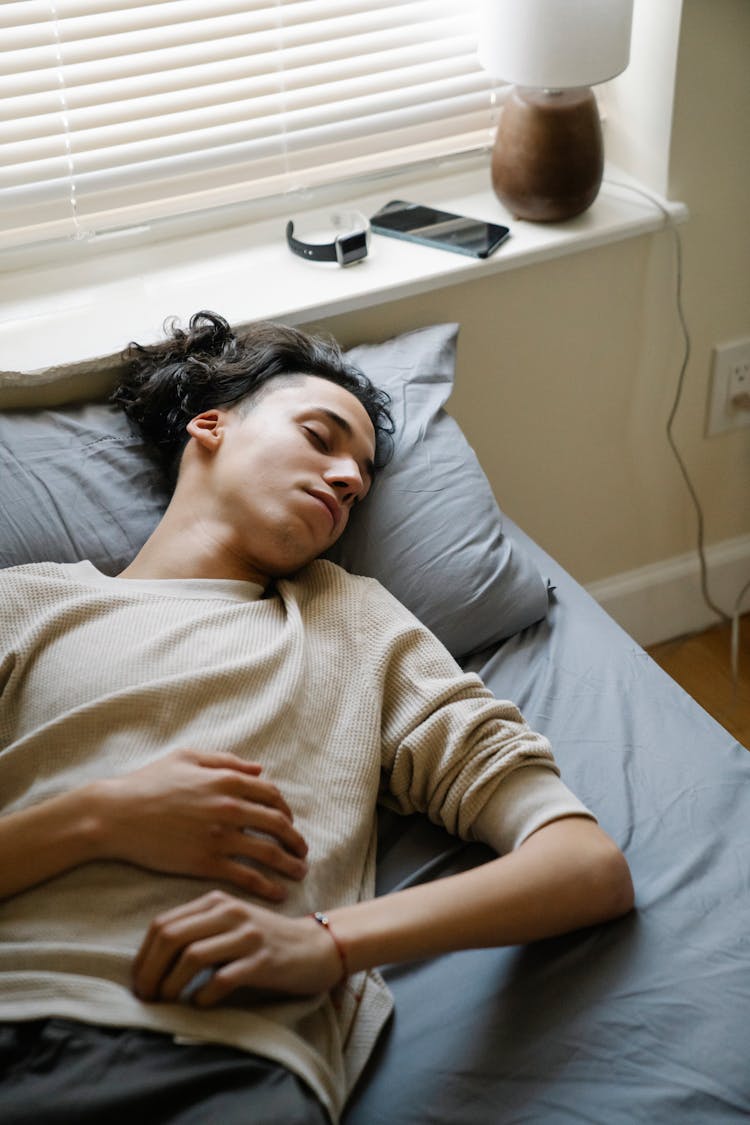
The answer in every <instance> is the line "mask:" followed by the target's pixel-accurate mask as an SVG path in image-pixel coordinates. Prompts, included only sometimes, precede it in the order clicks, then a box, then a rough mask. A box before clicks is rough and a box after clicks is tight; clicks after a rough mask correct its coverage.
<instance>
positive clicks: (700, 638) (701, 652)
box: [648, 614, 750, 749]
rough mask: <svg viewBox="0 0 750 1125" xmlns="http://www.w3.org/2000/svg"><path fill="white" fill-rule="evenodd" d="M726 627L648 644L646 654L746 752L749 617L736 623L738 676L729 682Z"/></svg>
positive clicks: (749, 694) (749, 720)
mask: <svg viewBox="0 0 750 1125" xmlns="http://www.w3.org/2000/svg"><path fill="white" fill-rule="evenodd" d="M730 645H731V633H730V626H729V625H717V626H716V627H715V628H712V629H709V630H708V631H707V632H705V633H697V634H695V635H694V636H690V637H681V638H678V639H677V640H674V641H665V642H664V643H663V644H658V645H652V646H651V647H650V648H649V649H648V652H649V654H650V655H651V656H652V657H653V659H654V660H655V661H656V663H657V664H659V665H660V667H662V668H663V669H664V671H665V672H668V673H669V675H670V676H671V677H672V679H674V680H677V683H678V684H681V685H682V687H683V688H684V689H685V691H687V692H688V693H689V694H690V695H692V697H693V699H696V700H697V701H698V702H699V703H700V705H701V706H702V707H704V708H705V709H706V711H708V712H709V713H710V714H711V715H713V717H714V718H715V719H716V720H717V721H718V722H720V723H721V725H722V726H723V727H726V729H727V730H728V731H730V732H731V733H732V735H733V736H734V737H735V738H736V739H737V741H738V742H741V743H742V745H743V746H746V747H748V749H750V614H746V615H745V616H743V617H742V618H741V620H740V645H739V675H738V680H737V685H736V687H735V685H734V684H733V683H732V666H731V652H730Z"/></svg>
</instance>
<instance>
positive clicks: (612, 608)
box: [586, 535, 750, 645]
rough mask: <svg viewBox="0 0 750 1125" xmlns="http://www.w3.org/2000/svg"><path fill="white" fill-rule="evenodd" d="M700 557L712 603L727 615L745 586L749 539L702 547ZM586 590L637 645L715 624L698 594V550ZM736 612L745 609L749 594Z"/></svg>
mask: <svg viewBox="0 0 750 1125" xmlns="http://www.w3.org/2000/svg"><path fill="white" fill-rule="evenodd" d="M705 556H706V565H707V568H708V588H709V592H710V595H711V600H712V601H713V602H714V603H715V604H716V605H718V606H719V607H720V608H721V609H723V610H724V611H725V612H726V613H728V614H731V613H732V612H733V611H734V605H735V602H736V600H737V597H738V595H739V593H740V591H741V590H742V588H743V586H744V585H745V583H746V582H750V535H743V536H741V537H740V538H738V539H725V540H724V542H722V543H717V544H715V545H714V546H712V547H707V548H706V552H705ZM586 589H587V590H588V592H589V593H590V594H591V595H592V597H594V598H595V599H596V600H597V601H598V602H599V604H600V605H601V606H603V608H604V609H606V610H607V612H608V613H609V614H610V616H611V617H614V619H615V621H617V622H618V624H619V625H622V627H623V629H625V630H626V631H627V632H628V633H630V635H631V636H632V637H634V638H635V640H637V641H638V642H639V643H640V644H642V645H652V644H658V643H659V642H660V641H667V640H670V639H671V638H672V637H679V636H682V635H683V634H685V633H693V632H696V631H698V630H700V629H706V628H708V627H709V626H711V625H715V624H717V622H718V620H719V619H718V617H717V616H716V614H714V613H713V612H712V611H711V610H710V609H709V607H708V606H707V605H706V603H705V601H704V600H703V595H702V594H701V582H700V563H699V561H698V553H697V551H693V552H691V553H690V554H687V555H676V556H674V557H673V558H671V559H665V560H664V561H663V562H659V563H654V564H652V565H651V566H643V567H640V568H639V569H637V570H628V571H625V572H624V573H622V574H614V575H612V577H611V578H603V579H601V580H600V581H598V582H592V583H591V584H590V585H588V586H587V587H586ZM740 608H741V609H743V610H750V591H748V594H747V596H746V597H745V598H744V599H743V603H742V606H741V607H740Z"/></svg>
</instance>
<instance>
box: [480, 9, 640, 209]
mask: <svg viewBox="0 0 750 1125" xmlns="http://www.w3.org/2000/svg"><path fill="white" fill-rule="evenodd" d="M632 18H633V0H484V3H483V6H482V9H481V15H480V26H479V44H480V45H479V60H480V62H481V64H482V66H483V67H484V68H485V69H486V70H488V71H489V72H490V73H491V74H493V75H495V76H496V77H498V78H502V79H504V80H505V81H506V82H512V83H514V86H513V88H512V89H511V91H510V93H509V95H508V99H507V101H506V102H505V104H504V105H503V108H502V112H501V115H500V124H499V125H498V130H497V137H496V140H495V147H494V149H493V153H492V186H493V187H494V189H495V193H496V194H497V196H498V198H499V199H500V201H501V202H502V203H503V204H504V205H505V206H506V207H507V208H508V210H509V211H510V212H511V214H512V215H513V216H514V217H515V218H518V219H531V220H533V221H536V222H559V221H561V220H563V219H570V218H572V217H573V215H578V214H580V213H581V212H582V211H585V210H586V208H587V207H590V206H591V204H592V203H593V202H594V200H595V199H596V196H597V194H598V192H599V187H600V185H601V182H602V172H603V170H604V147H603V143H602V130H601V124H600V121H599V111H598V107H597V104H596V99H595V98H594V94H593V92H592V90H591V86H592V85H596V84H597V83H598V82H606V81H607V79H609V78H614V77H615V75H617V74H620V73H621V72H622V71H623V70H624V69H625V67H626V66H627V65H628V60H629V57H630V29H631V24H632Z"/></svg>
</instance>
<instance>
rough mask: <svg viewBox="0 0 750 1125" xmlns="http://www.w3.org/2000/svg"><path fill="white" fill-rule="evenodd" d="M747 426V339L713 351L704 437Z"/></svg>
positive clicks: (749, 376)
mask: <svg viewBox="0 0 750 1125" xmlns="http://www.w3.org/2000/svg"><path fill="white" fill-rule="evenodd" d="M738 426H750V340H739V341H737V342H736V343H733V344H720V345H718V346H717V347H715V348H714V361H713V376H712V380H711V398H710V400H709V404H708V417H707V420H706V437H711V435H712V434H723V433H725V432H726V431H727V430H734V429H736V428H737V427H738Z"/></svg>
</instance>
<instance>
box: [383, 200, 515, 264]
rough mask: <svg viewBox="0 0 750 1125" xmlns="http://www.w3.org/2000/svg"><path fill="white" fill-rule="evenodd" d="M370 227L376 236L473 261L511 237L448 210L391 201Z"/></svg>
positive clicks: (500, 228) (504, 230)
mask: <svg viewBox="0 0 750 1125" xmlns="http://www.w3.org/2000/svg"><path fill="white" fill-rule="evenodd" d="M370 225H371V226H372V229H373V230H374V231H377V233H378V234H387V235H391V236H392V237H394V238H405V239H407V240H408V241H410V242H421V243H423V244H424V245H427V246H438V247H441V248H442V249H444V250H454V251H455V252H456V253H458V254H469V255H471V257H472V258H486V257H487V256H488V255H489V254H491V253H492V252H493V250H496V249H497V247H498V246H499V245H500V244H501V243H502V242H504V241H505V239H506V238H507V237H508V235H509V234H510V231H509V230H508V228H507V227H503V226H500V225H499V224H498V223H486V222H484V221H483V220H481V219H469V218H467V217H466V216H465V215H455V214H453V212H451V211H438V210H437V209H436V208H434V207H426V206H425V205H424V204H421V203H407V202H405V201H404V200H403V199H392V200H391V202H390V203H386V205H385V207H382V208H381V210H380V211H378V213H377V214H376V215H373V216H372V219H371V220H370Z"/></svg>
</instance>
